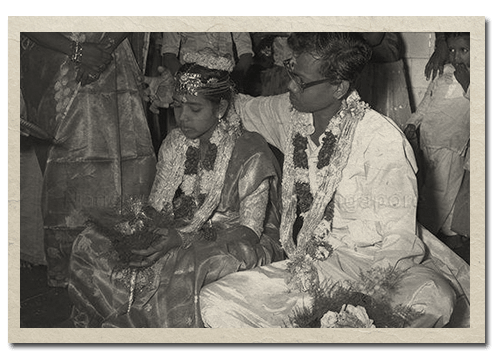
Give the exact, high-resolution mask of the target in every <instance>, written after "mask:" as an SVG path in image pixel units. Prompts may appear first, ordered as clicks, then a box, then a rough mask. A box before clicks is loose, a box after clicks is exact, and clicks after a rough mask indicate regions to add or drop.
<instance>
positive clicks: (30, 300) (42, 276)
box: [20, 263, 71, 328]
mask: <svg viewBox="0 0 500 362" xmlns="http://www.w3.org/2000/svg"><path fill="white" fill-rule="evenodd" d="M20 283H21V291H20V296H21V312H20V327H21V328H61V327H64V325H65V322H66V321H67V320H68V318H69V316H70V313H71V302H70V300H69V297H68V292H67V289H66V288H53V287H49V286H48V285H47V267H46V266H43V265H37V266H33V265H31V264H27V263H21V276H20Z"/></svg>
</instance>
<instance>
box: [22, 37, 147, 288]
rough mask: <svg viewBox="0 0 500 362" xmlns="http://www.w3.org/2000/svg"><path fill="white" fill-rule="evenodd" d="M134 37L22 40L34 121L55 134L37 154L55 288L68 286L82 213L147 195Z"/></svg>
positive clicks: (29, 112)
mask: <svg viewBox="0 0 500 362" xmlns="http://www.w3.org/2000/svg"><path fill="white" fill-rule="evenodd" d="M127 36H128V33H100V32H87V33H85V32H82V33H80V32H73V33H56V32H52V33H22V34H21V38H22V48H21V69H22V71H21V74H22V78H21V90H22V93H23V95H24V99H25V102H26V110H27V119H28V120H29V121H30V122H32V123H33V124H35V125H36V126H37V127H39V128H40V129H42V130H43V131H44V132H45V133H46V134H48V135H49V138H50V139H51V142H46V143H44V144H40V145H39V146H38V147H37V148H36V153H37V157H38V161H39V164H40V169H41V171H42V174H43V191H42V210H43V223H44V228H45V235H44V244H45V256H46V261H47V274H48V275H47V276H48V284H49V286H53V287H65V286H67V283H68V263H69V258H70V254H71V248H72V244H73V241H74V240H75V238H76V237H77V236H78V234H79V233H80V232H81V231H82V230H83V229H84V227H85V225H84V224H85V219H84V217H83V216H82V215H81V210H83V209H86V208H87V209H88V208H110V209H111V208H113V209H120V207H121V202H122V200H123V199H124V198H127V197H128V196H130V195H144V194H146V195H147V194H148V193H149V191H150V188H151V185H152V182H153V178H154V167H155V164H156V156H155V154H154V150H153V146H152V142H151V136H150V131H149V128H148V124H147V120H146V116H145V110H144V104H143V100H142V95H141V89H142V84H141V83H140V82H139V81H138V80H137V78H138V77H139V76H140V75H142V73H141V71H140V68H139V66H138V62H137V60H136V58H135V56H134V54H133V52H132V49H131V47H130V44H129V41H128V39H127Z"/></svg>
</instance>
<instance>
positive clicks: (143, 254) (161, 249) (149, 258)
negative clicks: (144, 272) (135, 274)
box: [129, 229, 182, 268]
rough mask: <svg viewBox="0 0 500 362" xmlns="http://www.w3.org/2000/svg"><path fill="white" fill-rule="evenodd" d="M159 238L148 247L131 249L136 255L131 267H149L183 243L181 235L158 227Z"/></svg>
mask: <svg viewBox="0 0 500 362" xmlns="http://www.w3.org/2000/svg"><path fill="white" fill-rule="evenodd" d="M156 233H157V234H158V235H159V237H158V238H157V240H156V241H155V242H154V243H153V245H151V246H150V247H149V248H147V249H142V250H131V252H132V254H134V255H135V256H134V257H133V258H132V261H131V262H130V263H129V266H131V267H136V268H138V267H149V266H151V265H153V264H154V263H156V262H157V261H158V260H159V259H160V258H162V257H163V256H164V255H166V254H167V253H168V252H169V251H170V250H171V249H173V248H175V247H178V246H180V245H181V242H182V240H180V237H179V235H178V234H177V233H176V232H175V231H172V230H168V229H158V230H157V231H156Z"/></svg>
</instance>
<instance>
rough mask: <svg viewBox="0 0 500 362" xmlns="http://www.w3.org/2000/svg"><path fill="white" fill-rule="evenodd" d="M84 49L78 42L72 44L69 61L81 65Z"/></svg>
mask: <svg viewBox="0 0 500 362" xmlns="http://www.w3.org/2000/svg"><path fill="white" fill-rule="evenodd" d="M82 55H83V47H82V45H81V44H80V43H79V42H78V41H72V42H71V55H70V56H69V59H70V60H71V61H72V62H73V63H76V64H80V63H81V61H82Z"/></svg>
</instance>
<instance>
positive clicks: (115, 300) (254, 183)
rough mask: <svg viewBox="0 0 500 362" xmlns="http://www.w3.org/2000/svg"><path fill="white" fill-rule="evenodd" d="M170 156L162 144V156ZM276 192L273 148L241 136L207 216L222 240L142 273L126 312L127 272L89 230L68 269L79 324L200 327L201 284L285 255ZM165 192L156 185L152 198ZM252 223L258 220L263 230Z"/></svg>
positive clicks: (196, 244) (197, 245)
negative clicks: (217, 200) (217, 201)
mask: <svg viewBox="0 0 500 362" xmlns="http://www.w3.org/2000/svg"><path fill="white" fill-rule="evenodd" d="M166 142H168V139H167V140H166ZM167 146H168V145H167ZM169 151H170V150H169V148H168V147H162V149H161V151H160V152H169ZM160 159H161V155H160ZM159 165H160V163H159ZM160 171H161V170H158V172H160ZM164 186H165V185H164ZM278 187H279V170H278V166H277V162H276V160H275V159H274V156H273V154H272V152H271V150H270V149H269V147H268V146H267V144H266V142H265V141H264V140H263V139H262V137H260V136H259V135H257V134H255V133H249V132H244V133H243V135H241V136H240V137H239V138H238V140H237V141H236V145H235V148H234V150H233V153H232V156H231V159H230V161H229V165H228V169H227V172H226V176H225V182H224V187H223V190H222V196H221V200H220V204H219V205H218V207H217V208H216V210H215V213H214V214H213V216H212V217H211V219H210V221H211V222H212V225H213V226H214V227H215V228H216V229H217V239H216V240H215V241H213V242H209V241H206V240H204V239H203V238H198V239H195V240H194V241H193V243H192V245H191V246H190V247H189V248H187V249H184V248H175V249H173V250H171V251H169V252H168V253H167V255H165V256H164V257H162V258H161V259H160V260H159V261H158V262H156V263H155V264H154V265H153V266H152V267H150V268H147V269H145V270H143V271H140V272H139V273H138V275H137V283H136V290H137V292H136V295H135V298H134V302H133V304H132V307H131V309H130V311H129V312H128V313H127V309H128V303H129V301H128V299H129V291H130V282H129V280H130V270H117V269H116V264H117V259H116V255H115V254H114V253H113V251H112V248H111V242H110V241H109V240H108V239H106V238H105V237H103V236H102V235H99V234H98V233H97V232H96V231H95V230H93V229H90V228H89V229H86V230H85V231H84V232H83V233H82V234H81V235H79V237H78V239H77V240H76V242H75V244H74V247H73V254H72V258H71V264H70V270H71V278H70V284H69V289H68V290H69V294H70V297H71V300H72V301H73V303H74V305H75V309H74V321H75V325H77V326H83V327H136V328H138V327H151V328H163V327H182V328H185V327H203V323H202V321H201V317H200V309H199V291H200V289H201V288H202V287H203V286H204V285H207V284H210V283H211V282H213V281H215V280H218V279H220V278H222V277H223V276H225V275H228V274H230V273H233V272H236V271H239V270H245V269H250V268H253V267H256V266H261V265H266V264H269V263H271V262H273V261H278V260H281V259H282V258H283V252H282V250H281V249H280V248H279V245H278V227H279V220H280V213H279V205H280V202H279V199H278V198H279V192H278ZM161 188H162V185H160V184H158V183H156V182H155V188H154V189H153V191H152V195H151V197H150V200H155V199H156V196H155V194H156V193H158V194H160V193H161ZM263 190H265V195H263ZM252 220H260V227H257V226H255V225H256V223H255V222H253V221H252ZM243 225H244V226H243ZM253 228H255V229H256V230H257V231H256V232H254V231H253ZM251 230H252V231H251ZM259 230H260V231H259ZM255 234H257V235H259V234H260V240H259V242H255V241H253V240H254V239H255ZM252 235H253V238H252Z"/></svg>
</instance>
